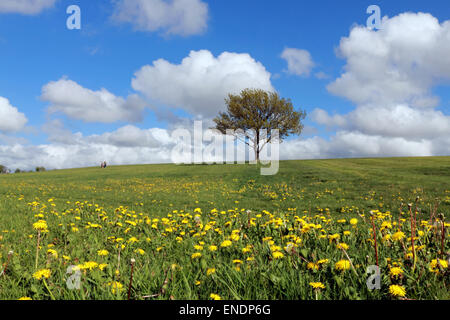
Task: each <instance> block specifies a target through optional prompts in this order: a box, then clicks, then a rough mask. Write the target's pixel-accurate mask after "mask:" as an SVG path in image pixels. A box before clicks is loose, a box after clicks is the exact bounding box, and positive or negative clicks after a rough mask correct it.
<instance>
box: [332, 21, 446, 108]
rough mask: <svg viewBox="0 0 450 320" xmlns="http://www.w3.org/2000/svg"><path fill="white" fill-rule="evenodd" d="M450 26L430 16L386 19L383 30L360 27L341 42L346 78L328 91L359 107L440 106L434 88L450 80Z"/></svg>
mask: <svg viewBox="0 0 450 320" xmlns="http://www.w3.org/2000/svg"><path fill="white" fill-rule="evenodd" d="M449 52H450V21H445V22H444V23H442V24H440V23H439V21H438V20H437V19H436V18H435V17H433V16H432V15H430V14H426V13H417V14H416V13H403V14H400V15H398V16H396V17H393V18H391V19H388V18H386V17H385V18H383V23H382V29H381V30H379V31H371V30H369V29H367V28H366V27H363V26H358V27H355V28H353V29H352V30H351V32H350V35H349V36H348V37H346V38H343V39H341V43H340V46H339V48H338V53H339V55H340V56H341V57H343V58H345V59H346V62H347V64H346V66H345V72H344V73H343V74H342V75H341V77H339V78H338V79H337V80H336V81H334V82H333V83H331V84H330V85H329V86H328V90H329V91H330V92H331V93H333V94H336V95H339V96H342V97H345V98H347V99H349V100H351V101H352V102H354V103H356V104H358V105H364V104H378V105H396V104H402V103H407V104H409V105H411V106H413V107H416V106H417V107H429V106H436V104H437V103H438V101H439V100H438V99H437V98H436V97H433V96H432V95H431V92H430V89H431V87H432V86H433V85H435V84H437V83H439V82H440V81H444V80H446V79H450V55H449V54H448V53H449Z"/></svg>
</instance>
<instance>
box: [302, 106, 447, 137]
mask: <svg viewBox="0 0 450 320" xmlns="http://www.w3.org/2000/svg"><path fill="white" fill-rule="evenodd" d="M311 117H312V119H313V120H314V121H315V122H317V123H319V124H322V125H326V126H327V127H329V128H333V127H334V128H340V129H344V130H352V131H359V132H364V133H366V134H369V135H382V136H386V137H403V138H406V139H434V138H439V137H441V136H450V116H446V115H444V114H443V113H442V112H441V111H437V110H430V109H425V110H424V109H417V108H412V107H409V106H407V105H397V106H394V107H379V108H373V107H367V106H361V107H358V108H356V109H355V110H354V111H352V112H350V113H348V114H346V115H333V116H330V115H329V114H328V113H327V112H326V111H324V110H322V109H315V110H314V111H313V112H312V114H311Z"/></svg>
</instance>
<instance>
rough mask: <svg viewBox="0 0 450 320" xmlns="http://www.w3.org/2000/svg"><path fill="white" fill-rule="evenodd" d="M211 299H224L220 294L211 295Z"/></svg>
mask: <svg viewBox="0 0 450 320" xmlns="http://www.w3.org/2000/svg"><path fill="white" fill-rule="evenodd" d="M209 297H210V298H211V299H213V300H222V298H221V297H220V296H219V295H218V294H215V293H211V295H210V296H209Z"/></svg>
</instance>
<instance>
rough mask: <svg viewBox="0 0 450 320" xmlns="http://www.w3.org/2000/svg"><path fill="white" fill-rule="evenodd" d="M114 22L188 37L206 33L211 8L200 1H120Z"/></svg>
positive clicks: (144, 29)
mask: <svg viewBox="0 0 450 320" xmlns="http://www.w3.org/2000/svg"><path fill="white" fill-rule="evenodd" d="M113 19H114V20H115V21H118V22H128V23H131V24H133V26H134V27H135V29H137V30H140V31H151V32H153V31H158V30H162V31H164V32H165V33H166V34H175V35H182V36H189V35H194V34H200V33H203V32H204V31H205V30H206V28H207V21H208V5H207V4H206V3H205V2H203V1H201V0H171V1H164V0H120V1H118V2H117V3H116V7H115V12H114V14H113Z"/></svg>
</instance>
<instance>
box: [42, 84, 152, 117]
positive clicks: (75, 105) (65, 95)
mask: <svg viewBox="0 0 450 320" xmlns="http://www.w3.org/2000/svg"><path fill="white" fill-rule="evenodd" d="M41 98H42V99H43V100H44V101H48V102H49V103H50V107H49V108H48V111H49V112H51V113H54V112H62V113H64V114H66V115H67V116H69V117H70V118H73V119H78V120H83V121H86V122H103V123H111V122H116V121H131V122H137V121H140V120H141V119H142V113H143V110H144V108H145V105H146V104H145V102H144V101H143V100H142V99H141V98H140V97H139V96H138V95H136V94H133V95H130V96H128V97H127V98H126V99H124V98H122V97H117V96H115V95H114V94H112V93H111V92H109V91H108V90H106V89H104V88H102V89H100V90H99V91H93V90H90V89H87V88H84V87H82V86H80V85H79V84H78V83H76V82H74V81H72V80H67V79H61V80H58V81H53V82H49V83H48V84H46V85H45V86H44V87H43V88H42V96H41Z"/></svg>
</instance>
